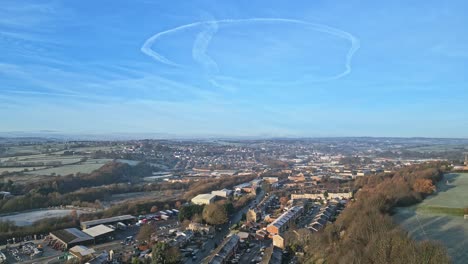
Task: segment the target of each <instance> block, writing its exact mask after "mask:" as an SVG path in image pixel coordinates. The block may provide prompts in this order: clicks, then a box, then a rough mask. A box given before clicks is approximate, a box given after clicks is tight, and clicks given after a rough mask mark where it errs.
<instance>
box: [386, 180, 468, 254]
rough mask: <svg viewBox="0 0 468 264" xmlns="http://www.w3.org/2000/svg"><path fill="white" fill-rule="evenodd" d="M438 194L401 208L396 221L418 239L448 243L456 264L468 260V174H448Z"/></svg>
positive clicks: (396, 215)
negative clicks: (465, 215) (466, 211)
mask: <svg viewBox="0 0 468 264" xmlns="http://www.w3.org/2000/svg"><path fill="white" fill-rule="evenodd" d="M437 190H438V191H437V193H436V194H435V195H433V196H431V197H428V198H427V199H425V200H424V201H423V202H422V203H421V204H418V205H416V206H412V207H407V208H398V209H397V211H396V214H395V216H394V217H395V220H396V221H397V222H398V223H400V224H401V225H402V226H403V227H404V228H405V229H406V230H408V232H409V235H410V236H412V237H414V238H415V239H418V240H423V239H431V240H437V241H440V242H441V243H442V244H444V245H445V246H446V247H447V249H448V253H449V254H450V256H451V257H452V258H453V261H454V263H463V261H464V260H466V259H467V258H468V251H466V248H467V247H468V220H465V219H463V210H464V208H467V207H468V174H467V173H460V174H447V175H446V176H445V179H444V180H442V181H441V182H440V183H439V184H438V185H437Z"/></svg>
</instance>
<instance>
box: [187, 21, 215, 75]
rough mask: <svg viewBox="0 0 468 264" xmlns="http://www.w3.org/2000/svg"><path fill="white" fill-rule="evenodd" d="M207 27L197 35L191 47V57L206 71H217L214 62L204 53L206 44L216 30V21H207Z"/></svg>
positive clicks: (206, 47)
mask: <svg viewBox="0 0 468 264" xmlns="http://www.w3.org/2000/svg"><path fill="white" fill-rule="evenodd" d="M207 25H208V27H207V28H206V29H205V30H204V31H202V32H201V33H200V34H198V35H197V38H196V40H195V43H194V44H193V48H192V57H193V59H194V60H195V61H196V62H198V63H200V64H201V65H202V66H203V67H204V68H205V70H206V71H207V72H210V73H217V72H218V65H217V64H216V62H215V61H214V60H213V59H212V58H211V57H210V56H208V54H206V50H207V49H208V45H209V44H210V41H211V39H212V38H213V35H214V34H216V32H217V31H218V24H217V23H209V24H207Z"/></svg>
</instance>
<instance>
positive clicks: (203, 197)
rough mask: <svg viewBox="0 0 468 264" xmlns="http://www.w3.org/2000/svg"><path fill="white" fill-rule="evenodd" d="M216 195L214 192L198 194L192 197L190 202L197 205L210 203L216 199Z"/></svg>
mask: <svg viewBox="0 0 468 264" xmlns="http://www.w3.org/2000/svg"><path fill="white" fill-rule="evenodd" d="M216 196H217V195H216V194H211V193H204V194H199V195H197V196H195V197H193V198H192V203H194V204H199V205H203V204H212V203H214V202H215V201H216Z"/></svg>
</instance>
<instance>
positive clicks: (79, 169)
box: [26, 159, 112, 176]
mask: <svg viewBox="0 0 468 264" xmlns="http://www.w3.org/2000/svg"><path fill="white" fill-rule="evenodd" d="M109 161H112V160H110V159H93V160H88V161H86V162H83V163H80V164H73V165H65V166H59V167H55V168H48V169H43V170H36V171H30V172H27V173H26V174H29V175H52V174H55V175H61V176H65V175H69V174H76V173H90V172H93V171H94V170H97V169H99V168H101V167H102V166H103V165H104V164H106V163H107V162H109Z"/></svg>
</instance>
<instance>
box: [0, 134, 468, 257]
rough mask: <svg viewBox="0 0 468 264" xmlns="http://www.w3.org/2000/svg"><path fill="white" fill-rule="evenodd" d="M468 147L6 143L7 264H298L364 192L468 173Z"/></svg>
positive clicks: (389, 142)
mask: <svg viewBox="0 0 468 264" xmlns="http://www.w3.org/2000/svg"><path fill="white" fill-rule="evenodd" d="M459 144H460V142H451V141H450V140H447V141H443V140H437V139H433V140H429V139H391V138H344V139H304V140H281V139H279V140H248V141H247V140H244V141H243V140H230V141H229V140H202V141H193V140H192V141H189V140H187V141H170V140H141V141H137V140H130V141H113V142H109V141H61V140H46V141H44V140H38V139H28V140H24V141H17V140H9V139H2V144H1V148H0V157H1V158H0V170H1V177H2V183H1V185H0V188H1V189H0V194H1V195H2V200H0V213H1V215H0V225H1V226H0V232H1V233H2V235H1V237H0V239H1V241H0V243H1V244H2V246H1V247H0V248H1V252H2V253H1V254H0V262H2V263H93V264H94V263H147V262H151V261H152V263H210V264H224V263H264V264H267V263H275V264H276V263H277V264H280V263H298V261H299V260H298V259H299V258H300V255H301V254H302V253H301V250H300V249H298V248H297V247H296V246H295V244H294V241H296V240H297V239H298V237H300V236H301V234H300V233H299V232H309V234H310V235H314V234H315V233H320V232H323V230H324V229H325V228H326V227H327V225H329V224H331V223H333V222H335V221H336V219H337V218H338V217H339V216H340V214H341V212H342V211H343V210H345V208H346V207H347V205H348V204H349V203H350V202H352V201H353V200H354V199H355V193H356V191H357V189H356V181H359V179H362V178H372V177H377V176H378V175H384V174H386V173H387V174H388V173H392V172H394V171H396V170H399V169H403V168H406V167H409V166H413V165H418V164H426V163H430V162H450V164H451V165H452V166H453V168H455V169H457V170H461V171H463V170H468V167H466V166H468V155H466V156H463V155H464V150H463V149H460V147H459ZM465 144H467V145H468V142H465ZM431 148H432V150H431ZM463 159H465V160H463ZM463 162H465V163H463Z"/></svg>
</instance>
